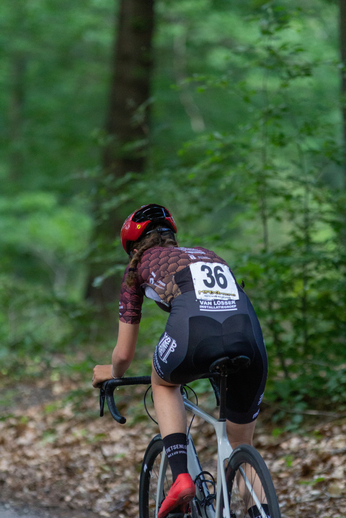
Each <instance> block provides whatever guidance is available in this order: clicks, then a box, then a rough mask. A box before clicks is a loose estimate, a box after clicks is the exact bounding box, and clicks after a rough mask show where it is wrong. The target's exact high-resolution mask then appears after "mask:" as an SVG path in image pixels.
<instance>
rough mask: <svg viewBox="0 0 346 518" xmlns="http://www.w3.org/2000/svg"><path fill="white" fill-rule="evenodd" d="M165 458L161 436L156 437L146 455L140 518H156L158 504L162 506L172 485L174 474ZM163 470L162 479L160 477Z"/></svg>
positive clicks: (142, 470) (140, 500) (142, 475)
mask: <svg viewBox="0 0 346 518" xmlns="http://www.w3.org/2000/svg"><path fill="white" fill-rule="evenodd" d="M162 456H163V442H162V439H161V435H156V436H155V437H154V438H153V439H152V440H151V441H150V443H149V445H148V447H147V449H146V452H145V454H144V458H143V462H142V469H141V476H140V481H139V518H155V517H156V503H157V502H158V504H159V505H161V503H162V501H163V500H164V498H165V497H166V495H167V493H168V491H169V489H170V487H171V485H172V472H171V469H170V467H169V464H168V460H167V457H166V456H164V458H163V463H162V465H161V461H162ZM160 469H161V477H160Z"/></svg>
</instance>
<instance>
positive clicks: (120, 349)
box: [93, 321, 139, 387]
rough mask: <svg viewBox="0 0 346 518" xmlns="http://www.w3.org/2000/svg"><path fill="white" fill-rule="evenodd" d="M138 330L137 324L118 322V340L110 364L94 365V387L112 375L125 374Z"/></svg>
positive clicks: (131, 356) (132, 354)
mask: <svg viewBox="0 0 346 518" xmlns="http://www.w3.org/2000/svg"><path fill="white" fill-rule="evenodd" d="M138 330H139V324H126V323H125V322H121V321H120V322H119V333H118V340H117V344H116V346H115V347H114V351H113V354H112V364H110V365H96V366H95V367H94V375H93V386H94V387H97V385H99V384H100V383H102V382H103V381H106V380H109V379H111V378H112V377H113V376H115V377H116V378H121V376H123V375H124V374H125V372H126V370H127V369H128V367H129V366H130V363H131V361H132V359H133V356H134V354H135V348H136V343H137V337H138ZM112 369H113V370H112Z"/></svg>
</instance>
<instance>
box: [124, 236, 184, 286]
mask: <svg viewBox="0 0 346 518" xmlns="http://www.w3.org/2000/svg"><path fill="white" fill-rule="evenodd" d="M160 230H161V229H160V227H158V228H157V229H155V230H152V231H151V232H150V233H149V234H147V235H146V236H145V237H144V238H143V239H140V240H139V241H136V242H134V243H133V245H132V247H131V249H132V250H135V249H136V252H132V253H131V261H130V264H129V271H128V274H127V276H126V280H125V284H126V286H128V287H129V288H131V286H133V285H134V283H135V281H136V279H137V277H138V272H137V265H138V263H139V262H140V260H141V258H142V255H143V254H144V252H145V251H146V250H149V248H153V247H154V246H162V247H164V248H167V247H169V246H178V243H177V241H176V240H175V237H174V233H173V232H172V231H171V230H168V231H167V230H166V229H165V232H162V231H160Z"/></svg>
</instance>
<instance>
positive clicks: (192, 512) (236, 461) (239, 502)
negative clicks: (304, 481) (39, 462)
mask: <svg viewBox="0 0 346 518" xmlns="http://www.w3.org/2000/svg"><path fill="white" fill-rule="evenodd" d="M249 362H250V360H249V358H248V357H246V356H236V357H234V358H230V357H225V358H221V359H219V360H217V361H215V362H214V363H213V364H212V365H211V366H210V372H209V373H208V374H207V375H206V376H205V377H208V378H209V380H210V382H211V385H212V387H213V390H214V393H215V396H216V401H217V404H218V406H219V407H220V410H219V418H218V419H216V418H215V417H213V416H211V415H209V414H208V413H207V412H205V411H204V410H203V409H201V408H200V407H199V406H198V405H197V404H195V403H193V402H191V401H190V400H189V399H188V397H187V392H186V390H184V389H182V393H183V399H184V405H185V408H186V410H187V411H190V412H192V413H193V414H194V415H197V416H199V417H200V418H202V419H203V420H204V421H206V422H207V423H210V424H211V425H212V426H213V428H214V430H215V433H216V439H217V445H218V447H217V450H218V455H217V477H216V481H215V480H214V477H213V476H212V475H211V474H210V473H208V472H206V471H203V470H202V467H201V465H200V461H199V458H198V455H197V452H196V449H195V446H194V443H193V440H192V437H191V434H190V430H188V433H187V437H188V440H187V455H188V471H189V473H190V475H191V477H192V479H193V480H194V482H195V485H196V496H195V498H194V499H193V500H192V502H190V505H189V511H188V513H187V514H185V516H184V515H183V513H175V514H172V513H171V514H170V515H168V516H169V517H170V518H245V517H250V518H251V514H248V509H249V508H250V507H251V508H253V509H257V514H255V516H258V514H260V516H261V517H262V518H267V517H268V516H270V518H280V517H281V515H280V508H279V504H278V499H277V496H276V492H275V488H274V485H273V482H272V479H271V476H270V473H269V470H268V468H267V466H266V464H265V462H264V460H263V459H262V457H261V455H260V454H259V452H258V451H257V450H256V449H255V448H254V447H253V446H249V445H247V444H242V445H240V446H238V447H236V448H235V449H234V450H233V449H232V447H231V445H230V443H229V441H228V438H227V433H226V417H225V396H226V383H227V376H228V375H230V374H232V372H236V371H237V370H239V369H241V368H246V366H247V365H248V364H249ZM217 381H218V382H219V383H217ZM150 383H151V379H150V376H142V377H131V378H119V379H114V380H109V381H106V382H104V383H103V384H102V387H101V391H100V408H101V411H100V415H101V416H102V415H103V409H104V402H105V400H106V401H107V405H108V408H109V410H110V413H111V415H112V417H113V418H114V419H115V420H116V421H117V422H119V423H121V424H123V423H125V422H126V419H125V417H123V416H121V415H120V413H119V411H118V409H117V407H116V404H115V401H114V390H115V388H117V387H119V386H124V385H138V384H144V385H150ZM171 484H172V475H171V472H170V469H169V464H168V459H167V456H166V454H165V451H164V448H163V442H162V439H161V436H160V435H159V434H158V435H156V436H155V437H153V439H152V440H151V441H150V443H149V445H148V447H147V449H146V452H145V454H144V458H143V462H142V468H141V474H140V483H139V516H140V518H156V516H157V513H158V510H159V508H160V505H161V503H162V502H163V500H164V498H165V496H166V495H167V492H168V490H169V488H170V486H171Z"/></svg>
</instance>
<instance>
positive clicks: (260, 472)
mask: <svg viewBox="0 0 346 518" xmlns="http://www.w3.org/2000/svg"><path fill="white" fill-rule="evenodd" d="M226 481H227V491H228V498H229V504H230V514H231V518H265V517H270V518H280V517H281V514H280V508H279V503H278V499H277V496H276V492H275V488H274V484H273V481H272V479H271V476H270V473H269V470H268V468H267V466H266V464H265V462H264V460H263V459H262V457H261V455H260V454H259V453H258V451H257V450H256V449H255V448H253V447H252V446H249V445H248V444H242V445H240V446H238V447H237V448H235V450H234V451H233V452H232V454H231V456H230V458H229V461H228V466H227V468H226Z"/></svg>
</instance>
